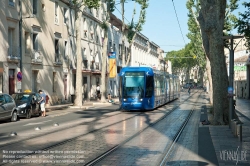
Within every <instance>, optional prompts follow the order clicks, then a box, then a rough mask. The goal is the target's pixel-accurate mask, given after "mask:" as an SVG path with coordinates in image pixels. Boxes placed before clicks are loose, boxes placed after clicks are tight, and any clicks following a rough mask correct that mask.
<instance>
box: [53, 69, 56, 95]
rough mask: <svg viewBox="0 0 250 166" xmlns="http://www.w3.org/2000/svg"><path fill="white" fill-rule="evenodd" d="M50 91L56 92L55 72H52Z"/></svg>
mask: <svg viewBox="0 0 250 166" xmlns="http://www.w3.org/2000/svg"><path fill="white" fill-rule="evenodd" d="M52 91H53V92H56V72H53V85H52Z"/></svg>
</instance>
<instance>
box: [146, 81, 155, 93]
mask: <svg viewBox="0 0 250 166" xmlns="http://www.w3.org/2000/svg"><path fill="white" fill-rule="evenodd" d="M153 92H154V77H153V76H148V77H146V97H152V96H153Z"/></svg>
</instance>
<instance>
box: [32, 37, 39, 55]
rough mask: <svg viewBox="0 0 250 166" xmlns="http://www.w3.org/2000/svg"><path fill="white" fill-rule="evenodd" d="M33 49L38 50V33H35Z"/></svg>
mask: <svg viewBox="0 0 250 166" xmlns="http://www.w3.org/2000/svg"><path fill="white" fill-rule="evenodd" d="M32 43H33V50H35V51H38V34H37V33H33V41H32Z"/></svg>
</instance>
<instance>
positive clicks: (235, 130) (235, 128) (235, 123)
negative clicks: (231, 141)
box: [233, 120, 238, 137]
mask: <svg viewBox="0 0 250 166" xmlns="http://www.w3.org/2000/svg"><path fill="white" fill-rule="evenodd" d="M237 124H238V121H237V120H235V121H234V122H233V125H234V130H233V135H234V136H235V137H237Z"/></svg>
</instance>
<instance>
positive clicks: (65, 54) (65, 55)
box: [64, 41, 68, 58]
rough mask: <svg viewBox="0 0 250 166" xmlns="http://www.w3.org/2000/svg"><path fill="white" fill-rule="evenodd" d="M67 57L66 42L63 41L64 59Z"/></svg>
mask: <svg viewBox="0 0 250 166" xmlns="http://www.w3.org/2000/svg"><path fill="white" fill-rule="evenodd" d="M67 56H68V42H67V41H64V57H65V58H66V57H67Z"/></svg>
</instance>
